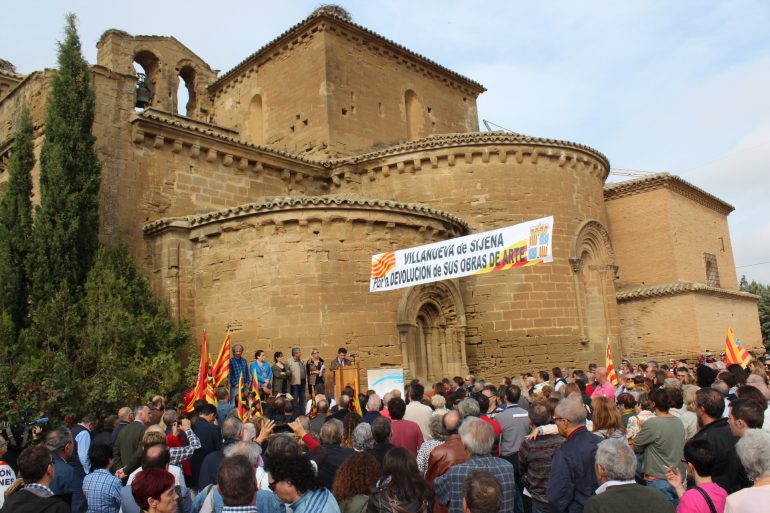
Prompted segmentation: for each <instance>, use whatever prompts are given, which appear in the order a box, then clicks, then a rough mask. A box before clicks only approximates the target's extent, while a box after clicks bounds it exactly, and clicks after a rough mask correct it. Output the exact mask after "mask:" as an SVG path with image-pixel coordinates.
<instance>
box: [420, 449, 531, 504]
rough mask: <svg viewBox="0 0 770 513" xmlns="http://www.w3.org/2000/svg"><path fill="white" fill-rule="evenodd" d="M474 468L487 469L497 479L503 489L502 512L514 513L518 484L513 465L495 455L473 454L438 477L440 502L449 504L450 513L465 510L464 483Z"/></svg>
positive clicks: (436, 485)
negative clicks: (514, 498)
mask: <svg viewBox="0 0 770 513" xmlns="http://www.w3.org/2000/svg"><path fill="white" fill-rule="evenodd" d="M474 470H486V471H487V472H489V473H490V474H492V475H493V476H494V478H495V479H497V482H498V483H500V488H502V491H503V502H502V504H501V505H500V513H513V497H514V493H515V490H516V485H515V483H514V480H513V465H511V464H510V463H509V462H507V461H505V460H504V459H502V458H496V457H494V456H473V457H471V459H469V460H468V461H466V462H465V463H460V464H459V465H455V466H454V467H452V468H450V469H449V470H448V471H447V473H446V474H444V475H443V476H439V477H437V478H436V481H435V482H434V485H435V487H436V499H438V502H439V504H447V503H448V504H449V513H462V511H463V483H464V482H465V478H466V477H468V474H470V473H471V472H472V471H474Z"/></svg>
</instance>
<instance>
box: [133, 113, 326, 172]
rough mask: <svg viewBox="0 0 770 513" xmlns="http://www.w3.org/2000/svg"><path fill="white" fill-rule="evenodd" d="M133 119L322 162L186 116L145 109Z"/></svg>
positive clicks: (300, 158) (307, 161) (297, 159)
mask: <svg viewBox="0 0 770 513" xmlns="http://www.w3.org/2000/svg"><path fill="white" fill-rule="evenodd" d="M134 119H149V120H153V121H157V122H159V123H163V124H165V125H169V126H173V127H177V128H183V129H186V130H190V131H192V132H197V133H200V134H204V135H208V136H210V137H215V138H217V139H221V140H223V141H227V142H230V143H233V144H238V145H240V146H245V147H248V148H252V149H256V150H260V151H262V152H264V153H268V154H272V155H275V156H278V157H283V158H286V159H291V160H295V161H298V162H302V163H305V164H310V165H314V166H318V167H322V162H319V161H317V160H313V159H309V158H307V157H303V156H302V155H297V154H296V153H290V152H288V151H282V150H277V149H275V148H270V147H268V146H259V145H257V144H252V143H250V142H247V141H244V140H242V139H238V138H237V137H236V136H237V135H238V132H237V131H235V130H231V129H229V128H224V127H221V126H219V125H213V124H211V123H206V122H204V121H197V120H195V119H192V118H188V117H186V116H181V115H179V114H173V115H172V114H169V113H167V112H163V111H160V110H156V109H145V110H144V111H142V112H140V113H137V117H136V118H134Z"/></svg>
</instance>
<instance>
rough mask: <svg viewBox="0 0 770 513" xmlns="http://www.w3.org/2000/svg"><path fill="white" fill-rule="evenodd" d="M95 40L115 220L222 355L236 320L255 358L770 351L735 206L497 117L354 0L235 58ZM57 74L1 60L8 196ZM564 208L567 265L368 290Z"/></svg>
mask: <svg viewBox="0 0 770 513" xmlns="http://www.w3.org/2000/svg"><path fill="white" fill-rule="evenodd" d="M97 47H98V58H97V63H96V64H95V65H93V66H92V67H91V71H92V73H93V80H94V85H95V88H96V121H95V124H94V128H93V129H94V133H95V135H96V137H97V145H98V148H97V149H98V152H99V155H100V158H101V162H102V190H101V196H102V201H101V205H102V208H101V237H102V239H103V241H105V242H107V243H115V242H117V241H118V240H122V241H125V242H126V243H127V245H128V247H129V249H130V250H131V252H132V253H133V254H134V255H135V256H136V258H137V261H138V262H139V263H140V264H141V265H142V267H143V268H144V269H145V271H146V273H147V276H148V277H149V279H150V281H151V283H152V286H153V288H154V290H155V291H156V292H157V294H158V295H159V296H160V297H162V298H163V299H164V300H165V302H166V304H167V305H168V308H169V309H170V311H171V313H172V315H173V316H175V317H176V318H182V317H184V318H186V319H188V320H189V321H190V323H191V325H192V327H193V331H194V333H195V335H196V338H197V339H199V336H200V332H201V330H202V329H203V327H204V326H205V327H206V329H207V331H208V333H209V340H210V341H211V342H212V346H213V347H212V348H211V351H216V350H217V344H218V342H219V340H221V338H220V337H223V336H224V333H225V330H226V329H228V328H229V329H230V330H232V339H233V341H234V342H238V343H241V344H243V345H244V346H245V348H246V351H247V354H249V356H252V355H253V351H254V350H256V349H260V348H261V349H265V350H267V351H268V352H269V353H270V354H271V355H272V352H273V351H276V350H282V351H288V350H289V348H290V347H292V346H295V345H299V346H300V347H302V349H303V352H304V355H305V356H309V352H310V349H311V348H314V347H317V348H319V349H320V350H321V354H322V356H323V357H325V358H331V357H332V356H333V355H334V354H335V353H336V350H337V348H338V347H346V348H347V349H348V351H349V352H350V353H354V354H355V355H356V357H357V360H358V362H359V363H360V364H361V366H362V367H364V368H377V367H386V366H395V367H403V368H404V369H405V371H406V374H407V376H408V377H419V378H422V379H424V380H427V381H430V382H432V381H434V380H438V379H440V378H441V377H444V376H450V377H451V376H454V375H461V374H464V373H465V372H467V371H468V370H470V371H472V372H476V373H477V374H479V375H482V376H484V377H488V378H498V377H500V376H502V375H511V374H512V373H514V372H518V371H525V370H537V369H541V368H549V369H550V367H552V366H554V365H569V366H575V365H576V366H581V367H584V366H585V365H586V364H587V363H588V362H600V363H603V360H604V349H605V345H606V341H607V340H608V339H609V340H610V341H611V342H612V347H613V353H614V354H615V356H616V361H618V360H619V358H620V357H621V356H624V357H629V358H631V359H632V360H637V361H638V360H640V359H646V358H656V359H658V360H664V359H667V358H668V357H671V356H690V357H691V356H693V355H695V354H697V353H700V352H703V351H704V350H706V349H710V350H711V351H717V352H719V351H721V350H722V348H723V347H724V339H725V333H726V331H727V327H728V325H732V326H733V328H734V330H735V332H736V335H737V337H738V338H739V339H741V340H742V341H743V343H744V344H747V345H748V346H751V347H759V346H761V337H760V329H759V319H758V313H757V297H756V296H753V295H751V294H747V293H743V292H739V289H738V282H737V277H736V271H735V264H734V261H733V253H732V248H731V243H730V235H729V231H728V225H727V215H728V214H729V213H730V212H731V211H732V210H733V207H732V206H731V205H729V204H727V203H725V202H724V201H722V200H721V199H719V198H717V197H716V196H714V195H712V194H710V193H708V192H706V191H703V190H701V189H699V188H698V187H696V186H695V185H693V184H690V183H688V182H686V181H684V180H682V179H680V178H678V177H676V176H671V175H668V174H658V175H651V176H646V177H643V178H640V179H635V180H629V181H625V182H622V183H613V184H607V183H606V180H607V177H608V175H609V170H610V166H609V162H608V160H607V157H605V156H604V155H603V154H601V153H600V152H598V151H597V150H594V149H592V148H589V147H587V146H583V145H581V144H578V143H573V142H569V141H559V140H551V139H541V138H537V137H531V136H527V135H523V134H518V133H508V132H480V131H479V123H478V113H477V110H476V99H477V98H478V96H479V95H480V94H482V93H483V92H484V91H485V89H484V87H483V86H482V85H481V84H479V83H477V82H474V81H473V80H472V79H469V78H467V77H464V76H462V75H459V74H458V73H455V72H453V71H451V70H449V69H447V68H445V67H443V66H441V65H440V64H438V63H436V62H433V61H431V60H429V59H428V58H426V57H424V56H422V55H418V54H416V53H415V52H412V51H411V50H409V49H407V48H405V47H403V46H401V45H399V44H398V43H396V42H394V41H391V40H388V39H386V38H385V37H383V36H381V35H379V34H376V33H374V32H372V31H371V30H369V29H367V28H365V27H362V26H360V25H358V24H356V23H354V22H353V21H352V20H351V19H350V17H349V16H348V15H347V13H345V12H344V11H342V10H340V9H338V8H328V7H327V8H321V9H319V10H317V11H315V12H314V13H313V14H311V15H310V16H309V17H308V18H307V19H305V20H304V21H302V22H300V23H299V24H297V25H295V26H293V27H291V28H290V29H288V30H287V31H286V32H284V33H283V34H281V35H280V36H278V37H277V38H276V39H274V40H273V41H270V42H268V43H267V44H266V45H265V46H263V47H262V48H261V49H259V50H257V51H256V52H254V53H253V54H251V55H248V56H247V57H245V58H244V60H243V61H242V62H241V63H240V64H238V65H237V66H236V67H235V68H233V69H231V70H229V71H227V72H225V73H220V72H219V71H218V70H214V69H212V68H211V66H210V65H209V64H208V63H206V62H204V61H203V60H202V59H201V58H200V57H198V56H197V55H196V54H195V53H194V52H193V51H192V50H190V49H189V48H187V47H186V46H185V45H184V44H183V43H182V42H180V41H178V40H177V39H175V38H174V37H170V36H132V35H130V34H127V33H126V32H123V31H120V30H114V29H113V30H107V31H106V32H105V33H104V34H103V36H102V37H101V39H100V40H99V42H98V43H97ZM137 70H139V72H137ZM50 81H51V71H50V70H44V71H38V72H34V73H31V74H29V75H26V76H22V75H18V74H16V73H15V72H14V71H13V68H12V67H10V66H5V67H4V68H3V69H2V70H0V190H1V189H2V188H3V187H4V186H3V185H2V184H3V183H4V182H5V181H7V178H8V176H7V175H8V173H7V162H8V154H9V150H10V146H11V143H12V134H13V126H14V121H15V119H16V118H17V116H18V113H19V111H20V109H21V107H22V105H23V104H25V103H26V104H28V105H29V106H30V108H31V111H32V114H33V118H34V121H35V127H36V146H37V150H38V152H39V149H40V146H41V145H42V139H43V137H44V133H45V127H44V126H43V123H44V119H45V103H46V98H47V95H48V92H49V88H50ZM180 84H184V86H185V87H186V89H187V96H188V98H189V99H188V101H187V104H186V105H178V103H179V102H178V100H177V98H178V96H177V89H178V87H179V85H180ZM37 173H38V171H37V169H36V170H35V178H37ZM36 192H37V190H36ZM550 215H553V216H554V217H555V221H554V233H553V254H554V261H553V262H552V263H550V264H545V265H538V266H533V267H527V268H522V269H517V270H512V271H507V272H498V273H490V274H483V275H479V276H471V277H466V278H461V279H455V280H446V281H441V282H436V283H431V284H427V285H420V286H415V287H411V288H405V289H401V290H396V291H391V292H378V293H370V292H369V272H370V264H371V257H372V255H374V254H377V253H382V252H385V251H390V250H395V249H402V248H409V247H412V246H418V245H422V244H427V243H430V242H435V241H440V240H445V239H449V238H452V237H458V236H462V235H467V234H472V233H477V232H482V231H487V230H492V229H496V228H502V227H505V226H510V225H514V224H517V223H520V222H523V221H528V220H532V219H536V218H540V217H545V216H550ZM362 378H365V374H362Z"/></svg>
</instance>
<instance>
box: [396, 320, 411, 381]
mask: <svg viewBox="0 0 770 513" xmlns="http://www.w3.org/2000/svg"><path fill="white" fill-rule="evenodd" d="M411 327H412V325H411V324H399V325H398V338H399V341H400V342H401V363H402V366H403V367H404V379H406V378H407V377H409V378H411V376H412V369H413V368H414V362H413V361H412V362H411V365H410V359H409V356H410V353H409V350H408V340H409V329H410V328H411Z"/></svg>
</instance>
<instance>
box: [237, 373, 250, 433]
mask: <svg viewBox="0 0 770 513" xmlns="http://www.w3.org/2000/svg"><path fill="white" fill-rule="evenodd" d="M245 399H246V398H244V397H243V376H241V377H239V378H238V400H237V403H238V418H239V419H241V420H242V421H243V422H246V421H247V420H248V418H249V409H248V408H247V406H246V402H247V400H245Z"/></svg>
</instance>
